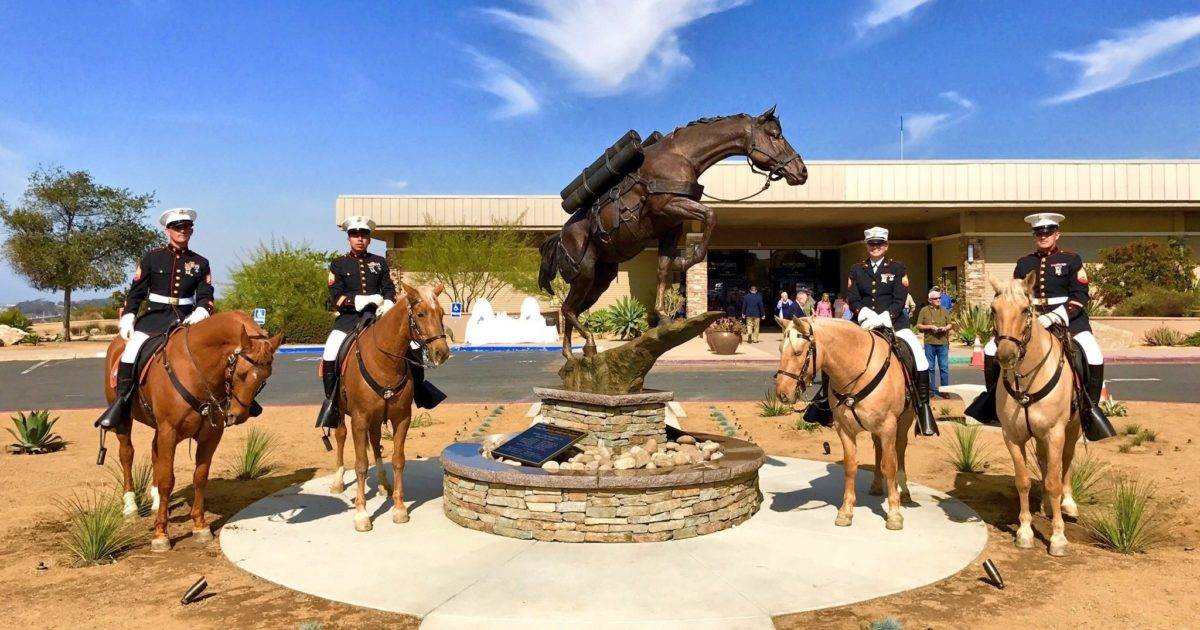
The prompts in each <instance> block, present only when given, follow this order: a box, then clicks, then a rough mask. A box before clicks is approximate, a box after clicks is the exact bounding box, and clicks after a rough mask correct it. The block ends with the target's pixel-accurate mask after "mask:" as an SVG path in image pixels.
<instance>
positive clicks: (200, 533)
mask: <svg viewBox="0 0 1200 630" xmlns="http://www.w3.org/2000/svg"><path fill="white" fill-rule="evenodd" d="M212 539H213V534H212V530H210V529H209V528H207V527H205V528H204V529H193V530H192V542H194V543H196V544H197V545H207V544H208V543H210V542H212Z"/></svg>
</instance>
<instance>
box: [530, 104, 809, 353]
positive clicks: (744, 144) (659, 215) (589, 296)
mask: <svg viewBox="0 0 1200 630" xmlns="http://www.w3.org/2000/svg"><path fill="white" fill-rule="evenodd" d="M643 147H644V150H645V160H644V161H643V162H642V164H641V167H640V168H638V169H637V171H636V172H635V173H633V174H632V175H630V176H628V177H626V178H625V180H624V181H622V182H621V184H620V185H618V186H617V187H616V188H614V189H613V190H611V191H609V192H608V193H607V194H606V195H604V196H603V197H602V198H601V200H600V201H598V202H597V203H596V204H595V205H592V206H591V207H590V208H583V209H580V210H579V211H577V212H575V213H574V214H573V215H572V216H571V218H570V219H568V220H567V222H566V224H565V225H563V228H562V230H561V231H560V232H559V233H558V234H555V235H553V236H551V237H550V238H548V239H546V241H545V242H544V243H542V245H541V255H542V263H541V270H540V272H539V274H538V284H539V286H541V287H542V289H544V290H545V291H547V292H549V293H551V294H553V290H552V289H551V281H553V279H554V276H555V275H556V274H559V275H562V277H563V279H564V280H566V281H567V283H568V284H569V285H570V291H568V292H567V296H566V298H564V299H563V302H562V307H561V308H560V313H561V315H562V319H563V354H564V355H565V356H566V357H567V358H568V359H570V358H572V355H571V330H572V328H577V329H579V330H580V331H581V332H582V333H583V335H584V337H585V338H586V340H587V341H586V344H585V345H584V349H583V350H584V354H585V355H588V356H590V355H594V354H595V352H596V340H595V338H594V337H593V336H592V333H591V332H590V331H588V330H587V329H586V328H584V327H583V326H581V325H580V323H579V319H578V317H579V314H580V313H581V312H583V311H586V310H587V309H588V308H590V307H591V306H592V305H593V304H595V303H596V300H598V299H599V298H600V295H601V294H602V293H604V291H605V289H607V288H608V286H609V285H610V284H612V281H613V279H615V278H616V277H617V265H618V264H619V263H621V262H624V261H627V260H629V259H631V258H633V257H634V256H636V255H638V254H639V253H641V252H642V251H643V250H644V249H645V247H646V244H647V243H649V242H651V241H657V242H658V294H657V297H656V299H655V303H654V305H653V306H652V307H651V309H650V315H651V324H656V323H657V320H658V319H659V317H660V314H659V309H660V305H661V304H662V303H663V295H664V294H665V293H666V291H668V290H669V289H670V281H671V274H672V272H677V271H686V270H687V269H688V268H689V267H691V266H692V265H695V264H696V263H698V262H700V261H701V260H704V258H705V257H706V256H707V255H708V244H709V241H710V240H711V239H712V234H713V229H714V228H715V227H716V215H715V213H714V212H713V209H712V208H709V207H708V206H706V205H704V204H702V203H700V195H701V194H702V192H703V187H702V186H700V185H699V184H698V183H697V180H698V179H699V178H700V175H701V174H702V173H704V171H706V170H708V168H709V167H710V166H712V165H713V164H716V163H717V162H719V161H721V160H723V159H725V158H727V157H730V156H735V155H744V156H746V157H747V158H748V160H749V161H750V163H751V164H752V165H753V166H754V167H757V168H759V169H762V170H763V171H765V174H766V176H767V178H768V179H767V183H768V184H769V182H770V181H773V180H778V179H784V180H786V181H787V183H788V184H790V185H792V186H799V185H801V184H803V183H804V182H805V180H807V179H808V169H807V168H806V167H805V166H804V161H803V160H802V159H801V158H800V155H799V154H798V153H796V151H795V150H794V149H793V148H792V145H791V144H790V143H788V141H787V139H786V138H784V137H783V128H782V126H781V125H780V123H779V119H778V118H776V117H775V108H774V107H772V108H771V109H769V110H767V111H765V112H763V113H762V115H760V116H751V115H749V114H737V115H733V116H723V117H720V118H701V119H700V120H696V121H693V122H691V123H688V124H687V125H685V126H683V127H679V128H678V129H676V130H675V131H672V132H671V133H669V134H667V135H666V136H662V137H661V138H654V137H653V136H652V137H651V138H650V139H648V140H647V142H646V143H644V144H643ZM763 188H764V190H765V188H766V186H765V185H764V187H763ZM686 221H700V222H701V224H702V226H703V231H702V235H701V238H700V242H699V243H698V244H697V246H696V247H695V249H694V250H693V251H692V252H691V253H690V254H681V253H680V251H679V238H680V236H682V235H683V230H684V224H685V222H686ZM668 316H669V314H668Z"/></svg>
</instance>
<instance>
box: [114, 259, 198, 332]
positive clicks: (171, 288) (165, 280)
mask: <svg viewBox="0 0 1200 630" xmlns="http://www.w3.org/2000/svg"><path fill="white" fill-rule="evenodd" d="M151 294H153V295H155V296H160V297H164V298H168V299H187V298H191V299H192V300H194V302H195V303H194V304H193V305H180V304H168V303H164V302H163V301H161V300H159V299H158V298H154V299H151V298H150V295H151ZM145 301H149V306H148V307H147V314H149V313H157V312H162V311H173V312H174V313H175V314H177V315H179V314H182V315H185V316H186V315H187V314H188V313H190V312H191V311H192V310H194V309H195V308H197V307H203V308H205V309H207V310H208V311H209V312H210V313H211V312H212V310H213V285H212V271H211V270H209V266H208V259H207V258H205V257H203V256H201V255H200V254H197V253H196V252H194V251H192V250H190V249H185V250H178V249H175V248H174V247H173V246H170V245H168V246H164V247H158V248H155V249H152V250H150V251H148V252H146V255H144V256H142V260H141V262H140V263H138V268H137V271H135V272H134V274H133V286H131V287H130V288H129V294H128V295H126V297H125V309H124V310H123V311H122V313H137V312H138V309H139V308H141V306H142V302H145Z"/></svg>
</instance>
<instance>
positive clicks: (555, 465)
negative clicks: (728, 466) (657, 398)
mask: <svg viewBox="0 0 1200 630" xmlns="http://www.w3.org/2000/svg"><path fill="white" fill-rule="evenodd" d="M504 439H505V436H492V437H489V438H488V439H486V440H484V443H483V445H482V451H481V452H482V454H483V456H484V457H486V458H488V459H491V458H492V450H494V449H495V448H497V447H498V446H499V445H500V444H502V443H503V441H504ZM724 456H725V453H724V452H722V450H721V445H720V444H718V443H717V442H713V441H712V440H705V441H703V442H700V441H698V440H696V438H695V437H693V436H690V435H681V436H679V438H677V439H676V440H674V441H668V442H665V443H662V444H659V443H658V442H657V441H656V440H654V439H649V440H646V441H645V442H644V443H642V444H639V445H635V446H631V447H629V448H628V449H625V450H622V451H614V450H613V449H611V448H609V447H608V446H607V445H606V444H605V443H604V442H603V441H600V442H599V443H598V444H596V445H595V446H578V447H576V448H573V449H571V450H569V451H567V453H565V454H564V455H561V456H559V458H558V460H550V461H548V462H546V463H545V464H542V468H543V469H545V470H546V471H547V472H559V471H564V470H579V471H600V470H632V469H635V468H641V469H646V470H654V469H660V468H672V467H675V466H688V465H691V464H699V463H702V462H714V461H717V460H719V459H721V458H722V457H724ZM497 461H499V462H501V463H503V464H508V465H511V466H520V465H522V464H521V462H518V461H514V460H510V459H505V458H500V459H498V460H497Z"/></svg>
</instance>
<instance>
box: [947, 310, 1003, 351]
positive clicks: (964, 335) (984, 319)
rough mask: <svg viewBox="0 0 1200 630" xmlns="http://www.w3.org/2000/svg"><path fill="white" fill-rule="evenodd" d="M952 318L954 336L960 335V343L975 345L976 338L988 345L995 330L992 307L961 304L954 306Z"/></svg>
mask: <svg viewBox="0 0 1200 630" xmlns="http://www.w3.org/2000/svg"><path fill="white" fill-rule="evenodd" d="M950 317H951V320H952V323H953V324H954V334H956V335H958V340H959V341H961V342H963V343H965V344H967V345H971V344H974V343H975V339H976V338H978V339H979V340H980V341H982V342H984V343H986V342H987V340H988V339H989V338H990V337H991V336H992V331H993V329H994V328H995V324H994V323H993V321H992V309H991V307H990V306H986V305H982V304H975V305H970V304H967V303H966V302H959V303H958V304H956V305H955V306H954V311H953V312H952V313H951V314H950Z"/></svg>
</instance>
